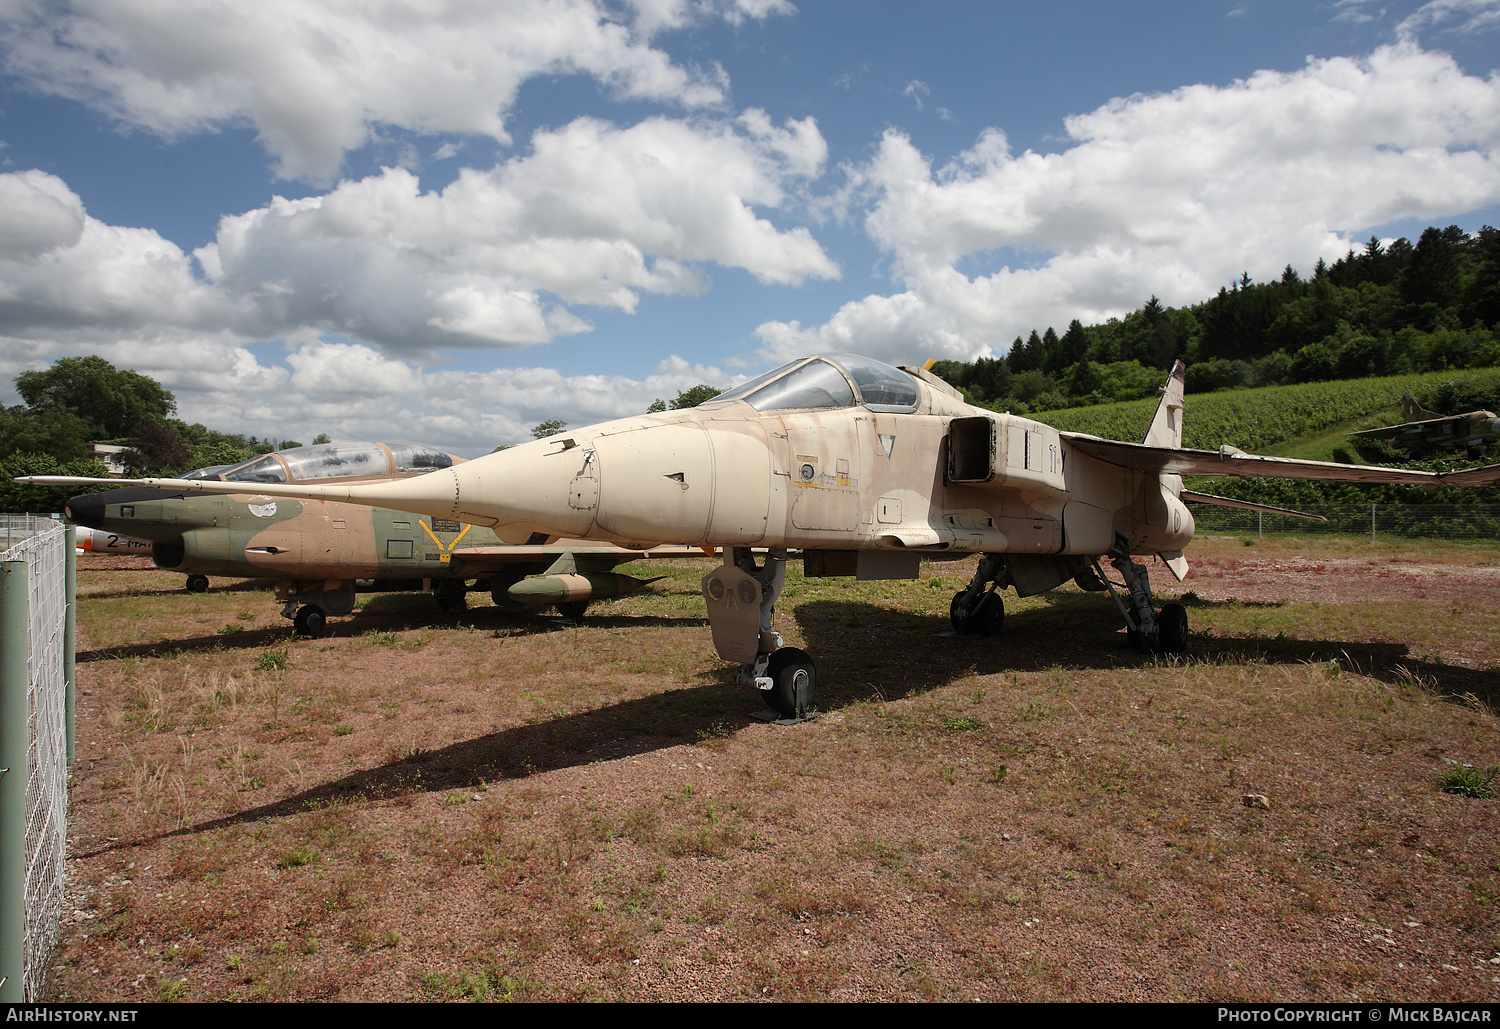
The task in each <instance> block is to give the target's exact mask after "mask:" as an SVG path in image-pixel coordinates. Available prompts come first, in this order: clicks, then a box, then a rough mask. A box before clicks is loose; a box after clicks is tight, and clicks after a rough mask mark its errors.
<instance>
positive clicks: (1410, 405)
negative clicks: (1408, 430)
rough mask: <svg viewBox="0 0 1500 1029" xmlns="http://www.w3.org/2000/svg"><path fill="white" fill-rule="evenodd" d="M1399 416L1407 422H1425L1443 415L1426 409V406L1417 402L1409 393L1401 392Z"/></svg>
mask: <svg viewBox="0 0 1500 1029" xmlns="http://www.w3.org/2000/svg"><path fill="white" fill-rule="evenodd" d="M1401 417H1402V418H1405V419H1406V420H1407V421H1409V422H1425V421H1429V420H1430V419H1433V418H1441V417H1443V416H1442V415H1440V414H1438V413H1437V412H1436V411H1429V410H1427V408H1425V407H1423V406H1422V405H1421V404H1419V403H1417V400H1416V398H1415V397H1413V396H1412V395H1411V394H1410V393H1403V394H1401Z"/></svg>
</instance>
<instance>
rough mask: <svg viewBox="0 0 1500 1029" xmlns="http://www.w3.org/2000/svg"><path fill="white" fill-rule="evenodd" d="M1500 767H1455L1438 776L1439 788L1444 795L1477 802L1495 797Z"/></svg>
mask: <svg viewBox="0 0 1500 1029" xmlns="http://www.w3.org/2000/svg"><path fill="white" fill-rule="evenodd" d="M1497 773H1500V765H1492V766H1490V767H1489V768H1483V769H1480V768H1474V767H1472V766H1471V765H1455V766H1454V767H1452V768H1450V769H1448V770H1447V771H1446V772H1444V773H1443V774H1442V775H1440V776H1438V788H1439V789H1440V790H1442V791H1443V792H1444V793H1452V794H1455V795H1456V796H1460V797H1472V798H1474V799H1476V800H1480V799H1484V798H1486V797H1491V796H1493V795H1494V782H1495V776H1496V774H1497Z"/></svg>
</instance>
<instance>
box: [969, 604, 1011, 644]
mask: <svg viewBox="0 0 1500 1029" xmlns="http://www.w3.org/2000/svg"><path fill="white" fill-rule="evenodd" d="M1004 625H1005V601H1004V600H1002V599H1000V594H998V593H988V594H986V595H985V596H984V597H983V598H982V602H981V606H980V608H979V610H978V611H976V612H974V614H973V615H972V616H971V617H970V618H969V631H970V632H971V633H973V634H974V635H976V636H998V635H1000V629H1001V627H1002V626H1004Z"/></svg>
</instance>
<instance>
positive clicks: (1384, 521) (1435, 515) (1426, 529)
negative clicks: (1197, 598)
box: [1192, 504, 1500, 541]
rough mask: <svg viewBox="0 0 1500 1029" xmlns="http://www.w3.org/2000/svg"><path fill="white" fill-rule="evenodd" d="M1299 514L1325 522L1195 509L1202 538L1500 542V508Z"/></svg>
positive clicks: (1377, 507) (1410, 507)
mask: <svg viewBox="0 0 1500 1029" xmlns="http://www.w3.org/2000/svg"><path fill="white" fill-rule="evenodd" d="M1299 510H1303V511H1305V512H1306V513H1307V514H1316V515H1322V516H1323V517H1324V518H1326V519H1327V521H1324V522H1319V521H1313V520H1311V519H1307V518H1294V517H1291V516H1289V515H1277V514H1266V513H1263V512H1260V511H1244V510H1241V509H1240V508H1235V507H1218V506H1214V505H1210V504H1193V505H1192V512H1193V519H1194V520H1195V521H1196V522H1197V523H1198V533H1197V534H1198V535H1199V536H1203V535H1209V534H1213V533H1233V534H1235V535H1254V536H1257V537H1260V536H1266V535H1287V536H1306V535H1311V534H1322V533H1328V534H1334V535H1339V536H1363V537H1365V538H1366V539H1376V540H1378V539H1380V538H1381V537H1382V536H1385V537H1392V538H1399V539H1440V540H1491V541H1500V504H1315V505H1308V506H1307V507H1305V508H1300V509H1299Z"/></svg>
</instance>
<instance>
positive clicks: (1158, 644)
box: [1094, 540, 1188, 654]
mask: <svg viewBox="0 0 1500 1029" xmlns="http://www.w3.org/2000/svg"><path fill="white" fill-rule="evenodd" d="M1108 556H1109V563H1110V564H1111V565H1112V566H1113V567H1114V569H1115V571H1117V572H1119V573H1120V575H1121V577H1122V578H1124V580H1125V588H1126V589H1127V590H1128V591H1129V598H1128V599H1129V603H1128V604H1127V603H1126V601H1125V600H1122V599H1121V598H1120V591H1119V589H1117V588H1116V586H1115V584H1114V583H1113V582H1111V581H1110V579H1109V577H1108V576H1107V575H1105V574H1104V570H1103V569H1102V568H1100V567H1099V562H1097V561H1095V562H1094V571H1095V572H1097V573H1098V575H1099V578H1100V579H1102V580H1103V581H1104V584H1105V585H1106V586H1108V587H1109V594H1110V596H1112V597H1114V598H1115V605H1116V606H1117V607H1119V609H1120V614H1122V615H1124V616H1125V629H1126V633H1127V635H1128V636H1129V638H1130V645H1131V646H1133V647H1135V648H1136V649H1138V650H1158V651H1160V652H1161V653H1163V654H1181V653H1182V652H1183V651H1185V650H1186V649H1187V635H1188V623H1187V610H1186V609H1185V608H1184V607H1183V606H1182V605H1181V604H1163V605H1162V608H1161V610H1160V611H1157V610H1156V609H1155V608H1153V607H1152V604H1151V579H1150V576H1149V575H1148V574H1147V572H1146V566H1145V565H1143V564H1140V563H1139V562H1137V561H1135V560H1133V559H1132V558H1131V556H1130V550H1129V548H1128V547H1127V546H1126V544H1125V541H1124V540H1116V542H1115V547H1114V549H1113V550H1111V551H1110V552H1109V555H1108Z"/></svg>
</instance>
